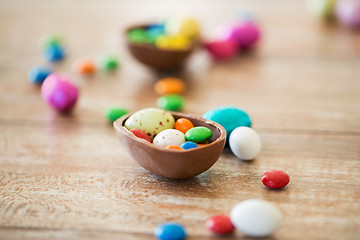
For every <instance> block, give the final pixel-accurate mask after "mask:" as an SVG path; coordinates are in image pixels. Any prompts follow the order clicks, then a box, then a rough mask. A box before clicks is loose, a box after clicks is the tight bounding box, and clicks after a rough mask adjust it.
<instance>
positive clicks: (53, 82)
mask: <svg viewBox="0 0 360 240" xmlns="http://www.w3.org/2000/svg"><path fill="white" fill-rule="evenodd" d="M41 95H42V98H43V99H44V100H45V101H46V102H47V103H48V104H49V105H50V106H52V107H53V108H54V109H56V110H57V111H59V112H69V111H71V109H72V108H73V107H74V106H75V104H76V101H77V99H78V88H77V86H76V85H75V84H73V83H72V82H71V80H70V79H69V78H68V77H66V76H64V75H60V74H56V73H53V74H50V75H49V76H48V77H47V78H46V79H45V81H44V82H43V84H42V86H41Z"/></svg>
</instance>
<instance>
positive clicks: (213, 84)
mask: <svg viewBox="0 0 360 240" xmlns="http://www.w3.org/2000/svg"><path fill="white" fill-rule="evenodd" d="M358 64H360V61H358V62H353V61H347V62H345V63H340V62H338V61H325V62H318V61H310V62H306V61H300V62H295V63H293V62H288V61H287V60H286V61H285V60H279V61H275V60H273V59H269V60H265V62H262V61H261V60H259V59H257V60H256V59H248V62H242V63H241V66H240V67H237V63H234V65H232V64H230V65H225V64H224V65H220V66H214V67H213V68H212V69H210V72H208V73H204V74H203V75H200V76H199V75H187V77H186V79H187V85H188V88H189V90H188V91H187V93H186V94H185V99H186V106H185V109H184V111H185V112H190V113H195V114H198V115H202V114H203V113H204V112H206V111H208V110H210V109H212V108H215V107H217V106H219V105H235V106H238V107H240V108H243V109H244V110H246V111H247V112H248V113H249V114H250V116H251V117H252V119H253V122H254V126H256V127H258V128H271V129H298V130H317V131H347V132H349V131H354V132H358V133H359V132H360V125H359V124H358V123H359V121H360V110H359V109H360V108H359V96H358V93H359V89H360V82H359V81H357V80H358V79H357V77H358V76H360V68H356V66H357V65H358ZM297 69H301V71H299V72H297V71H298V70H297ZM329 69H331V70H329ZM294 72H296V74H294ZM155 78H156V77H155V76H152V77H150V78H137V79H134V80H131V81H133V82H132V83H130V79H132V77H131V75H129V74H128V75H126V74H125V75H124V76H122V77H121V78H119V79H111V78H110V79H106V78H105V79H91V80H90V81H86V80H82V81H81V82H80V84H81V95H80V100H79V104H78V106H77V108H76V110H75V112H74V115H73V116H71V117H68V116H66V117H64V116H59V115H57V114H54V112H53V111H52V110H51V109H50V108H49V107H48V106H47V105H46V104H45V103H44V102H43V101H42V99H41V96H40V90H39V89H38V88H36V87H34V86H32V85H31V84H30V83H26V82H25V81H26V80H25V78H23V79H22V80H21V81H23V82H21V83H20V82H19V81H20V79H21V76H20V75H19V74H16V73H10V74H8V77H6V79H17V80H15V81H13V82H9V81H0V86H1V88H0V89H1V90H0V92H1V95H0V100H1V101H0V107H1V109H2V111H1V114H0V118H1V119H2V120H7V121H8V122H12V121H13V120H18V121H20V120H25V119H26V120H34V121H39V122H42V123H45V122H48V121H72V122H79V123H80V122H90V123H104V124H105V122H106V120H105V119H104V118H103V115H102V112H103V110H104V109H105V108H106V107H108V106H111V105H122V106H124V107H127V108H128V109H130V110H133V111H136V110H138V109H141V108H145V107H156V100H157V98H158V96H157V95H156V93H155V92H154V91H153V84H154V80H155ZM104 81H106V84H104ZM318 89H321V91H319V90H318ZM285 99H286V100H285Z"/></svg>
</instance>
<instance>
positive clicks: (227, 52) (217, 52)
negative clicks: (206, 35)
mask: <svg viewBox="0 0 360 240" xmlns="http://www.w3.org/2000/svg"><path fill="white" fill-rule="evenodd" d="M205 48H206V49H207V50H208V52H209V53H210V54H211V56H212V57H213V58H215V59H217V60H225V59H229V58H232V57H234V56H235V55H236V54H237V52H238V49H239V46H238V44H237V43H235V42H234V41H232V40H216V41H212V42H208V43H206V44H205Z"/></svg>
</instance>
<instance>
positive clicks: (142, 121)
mask: <svg viewBox="0 0 360 240" xmlns="http://www.w3.org/2000/svg"><path fill="white" fill-rule="evenodd" d="M174 126H175V119H174V117H173V116H172V115H171V114H170V113H169V112H166V111H164V110H161V109H156V108H146V109H142V110H140V111H137V112H136V113H134V114H133V115H131V116H130V117H129V118H128V119H127V120H126V122H125V127H126V128H127V129H128V130H130V129H133V128H137V129H140V130H142V131H144V132H145V133H146V134H147V135H148V136H149V137H150V139H151V140H153V139H154V137H155V135H157V134H158V133H160V132H161V131H163V130H166V129H172V128H174Z"/></svg>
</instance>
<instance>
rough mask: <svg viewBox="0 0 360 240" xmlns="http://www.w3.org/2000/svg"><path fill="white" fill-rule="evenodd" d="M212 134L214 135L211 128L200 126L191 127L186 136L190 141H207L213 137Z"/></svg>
mask: <svg viewBox="0 0 360 240" xmlns="http://www.w3.org/2000/svg"><path fill="white" fill-rule="evenodd" d="M212 135H213V132H212V131H211V130H210V129H209V128H207V127H203V126H199V127H193V128H191V129H189V130H188V131H187V132H186V133H185V138H186V140H188V141H192V142H195V143H201V142H205V141H207V140H209V139H210V138H211V137H212Z"/></svg>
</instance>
